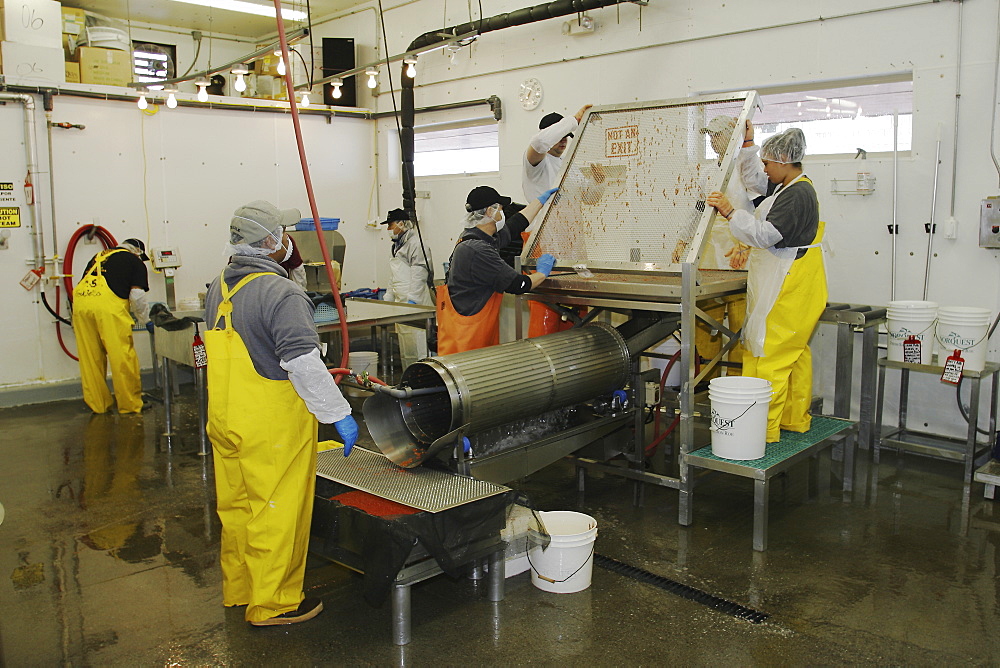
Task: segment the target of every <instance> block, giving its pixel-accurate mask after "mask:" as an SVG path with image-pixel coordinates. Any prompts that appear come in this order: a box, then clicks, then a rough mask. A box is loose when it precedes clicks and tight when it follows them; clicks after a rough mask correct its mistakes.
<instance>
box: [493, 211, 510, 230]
mask: <svg viewBox="0 0 1000 668" xmlns="http://www.w3.org/2000/svg"><path fill="white" fill-rule="evenodd" d="M497 211H499V212H500V220H497V219H496V218H494V219H493V220H494V221H496V224H497V232H499V231H500V230H502V229H503V226H504V225H506V224H507V219H506V217H505V216H504V215H503V209H501V208H499V207H498V208H497Z"/></svg>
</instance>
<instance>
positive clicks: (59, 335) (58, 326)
mask: <svg viewBox="0 0 1000 668" xmlns="http://www.w3.org/2000/svg"><path fill="white" fill-rule="evenodd" d="M56 316H57V319H56V338H57V339H59V347H60V348H62V349H63V352H64V353H66V354H67V355H69V356H70V357H71V358H72V359H73V360H74V361H76V362H79V361H80V358H79V357H77V356H76V355H74V354H73V353H71V352H70V351H69V348H67V347H66V343H65V342H64V341H63V336H62V327H61V326H62V323H61V322H59V320H58V316H59V286H58V285H57V286H56Z"/></svg>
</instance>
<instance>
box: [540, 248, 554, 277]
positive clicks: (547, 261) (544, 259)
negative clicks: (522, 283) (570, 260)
mask: <svg viewBox="0 0 1000 668" xmlns="http://www.w3.org/2000/svg"><path fill="white" fill-rule="evenodd" d="M555 266H556V257H555V256H554V255H551V254H550V253H546V254H545V255H543V256H541V257H540V258H538V261H537V262H536V263H535V271H539V272H541V273H543V274H545V276H546V278H547V277H548V275H549V274H551V273H552V268H553V267H555Z"/></svg>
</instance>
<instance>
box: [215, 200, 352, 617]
mask: <svg viewBox="0 0 1000 668" xmlns="http://www.w3.org/2000/svg"><path fill="white" fill-rule="evenodd" d="M298 219H299V212H298V211H296V210H294V209H289V210H285V211H280V210H278V209H277V208H276V207H275V206H274V205H273V204H270V203H268V202H263V201H256V202H251V203H250V204H247V205H246V206H243V207H240V208H239V209H237V210H236V212H235V213H234V214H233V218H232V220H231V223H230V227H229V232H230V244H229V247H228V254H229V255H230V261H229V265H228V266H227V267H226V269H225V270H224V271H223V272H222V276H221V277H220V278H218V279H216V280H215V282H213V283H212V285H211V286H209V289H208V293H207V295H206V298H205V321H206V322H207V323H209V325H210V329H209V330H208V331H206V332H205V350H206V353H207V356H208V369H207V375H208V436H209V438H210V439H211V441H212V446H213V452H214V458H215V489H216V496H217V503H218V512H219V519H220V520H222V545H221V552H222V558H221V561H222V602H223V604H224V605H226V606H243V605H245V606H247V609H246V614H245V617H246V620H247V622H249V623H250V624H252V625H254V626H270V625H276V624H295V623H297V622H304V621H306V620H308V619H312V618H313V617H315V616H316V615H317V614H319V613H320V611H322V610H323V603H322V601H320V600H319V599H318V598H306V597H305V595H304V593H303V588H302V585H303V579H304V576H305V567H306V550H307V547H308V544H309V525H310V522H311V520H312V505H313V491H314V488H315V485H316V443H317V431H318V423H317V420H318V421H319V422H323V423H327V424H330V423H332V424H334V425H335V426H336V428H337V431H338V433H339V434H340V436H341V438H342V440H343V441H344V455H348V454H350V452H351V448H352V447H353V446H354V442H355V440H356V439H357V436H358V425H357V423H356V422H355V421H354V418H353V417H351V407H350V405H349V404H348V403H347V400H346V399H344V397H343V396H342V395H341V393H340V389H339V388H338V387H337V385H336V384H335V383H334V381H333V377H332V376H331V375H330V373H329V372H328V370H327V368H326V365H325V364H324V363H323V360H322V358H321V357H320V351H319V336H318V335H317V333H316V327H315V324H314V322H313V305H312V302H311V301H310V300H309V298H308V297H307V296H306V293H305V292H303V290H302V288H300V287H299V286H298V285H296V284H295V283H294V282H293V281H289V280H286V279H287V274H286V273H285V270H284V269H282V268H281V266H280V265H279V262H281V261H282V260H284V259H287V257H288V256H289V255H290V254H291V245H290V244H289V243H288V235H287V234H285V233H284V226H286V225H290V224H292V223H294V222H295V221H297V220H298Z"/></svg>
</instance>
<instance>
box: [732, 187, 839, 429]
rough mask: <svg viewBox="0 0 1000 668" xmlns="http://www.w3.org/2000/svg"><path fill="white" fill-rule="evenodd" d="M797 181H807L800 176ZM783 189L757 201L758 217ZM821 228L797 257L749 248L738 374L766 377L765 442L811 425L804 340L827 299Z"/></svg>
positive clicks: (808, 360)
mask: <svg viewBox="0 0 1000 668" xmlns="http://www.w3.org/2000/svg"><path fill="white" fill-rule="evenodd" d="M798 180H804V181H809V179H808V178H807V177H805V175H803V176H800V177H799V179H796V181H798ZM793 183H794V182H793ZM810 183H811V182H810ZM783 191H784V189H782V190H779V191H778V192H777V193H775V194H774V195H772V197H771V198H768V199H769V200H770V201H768V200H765V201H764V202H763V203H762V205H761V207H760V208H758V212H759V214H758V215H759V216H760V218H762V219H765V218H766V216H767V213H768V212H769V211H770V208H771V205H772V204H773V203H774V198H776V197H777V196H778V195H780V194H781V192H783ZM824 228H825V223H823V222H822V221H820V223H819V226H818V228H817V230H816V236H815V238H814V239H813V243H812V244H810V245H809V246H804V247H802V248H805V249H806V253H805V255H803V256H802V257H801V258H799V259H798V260H796V259H795V255H796V253H797V251H798V247H796V248H791V249H779V251H780V252H779V253H778V254H777V255H776V254H774V253H772V252H771V251H770V250H766V249H757V248H755V249H753V250H752V251H751V255H750V268H749V274H748V276H747V302H748V311H749V312H748V314H747V320H746V323H745V324H744V336H745V337H747V338H746V340H745V345H746V346H747V352H746V354H745V355H744V357H743V375H744V376H753V377H756V378H764V379H766V380H769V381H771V390H772V391H773V393H774V394H773V395H772V397H771V404H770V407H769V409H768V415H767V441H768V442H769V443H773V442H776V441H778V440H779V439H780V437H781V429H786V430H789V431H796V432H805V431H808V430H809V426H810V424H811V420H812V418H811V416H810V414H809V405H810V403H811V401H812V353H811V351H810V350H809V339H810V337H811V336H812V333H813V330H814V329H815V328H816V323H817V322H818V321H819V317H820V315H822V313H823V310H824V309H825V308H826V299H827V290H826V274H825V272H824V269H823V251H822V249H820V248H819V247H818V245H819V242H820V241H822V238H823V231H824ZM755 353H756V354H755Z"/></svg>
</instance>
